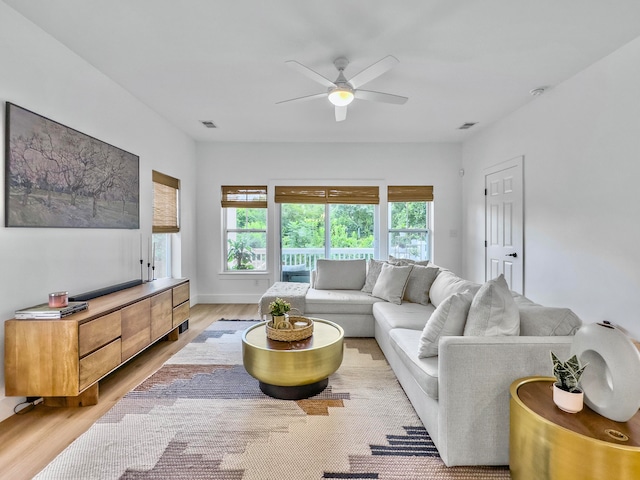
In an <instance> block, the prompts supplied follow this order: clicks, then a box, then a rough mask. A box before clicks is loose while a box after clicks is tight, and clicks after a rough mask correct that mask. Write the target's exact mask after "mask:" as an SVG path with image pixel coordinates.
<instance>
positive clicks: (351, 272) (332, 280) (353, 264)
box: [314, 258, 367, 290]
mask: <svg viewBox="0 0 640 480" xmlns="http://www.w3.org/2000/svg"><path fill="white" fill-rule="evenodd" d="M366 270H367V264H366V262H365V260H364V259H358V260H327V259H324V258H321V259H319V260H318V261H317V262H316V278H315V284H314V288H315V289H317V290H360V289H361V288H362V287H363V285H364V280H365V277H366V273H367V272H366Z"/></svg>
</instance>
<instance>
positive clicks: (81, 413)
mask: <svg viewBox="0 0 640 480" xmlns="http://www.w3.org/2000/svg"><path fill="white" fill-rule="evenodd" d="M221 318H229V319H242V320H253V319H257V318H258V309H257V306H256V304H250V305H245V304H242V305H240V304H224V305H222V304H220V305H195V306H194V307H192V308H191V316H190V319H189V330H187V331H186V332H184V333H183V334H182V335H180V338H179V339H178V340H177V341H175V342H168V341H164V342H158V343H156V344H155V345H153V346H151V347H150V348H148V349H147V350H145V351H144V352H142V353H141V354H139V355H138V356H136V357H134V358H133V359H131V360H130V361H129V362H128V363H126V364H125V365H123V366H122V367H121V368H119V369H118V370H116V371H115V372H113V373H112V374H110V375H109V376H107V377H106V378H105V379H103V380H101V381H100V387H99V388H100V399H99V402H98V404H97V405H93V406H90V407H79V408H62V407H45V406H44V405H42V404H39V405H36V407H35V408H34V409H33V410H31V411H30V412H28V413H25V414H24V415H13V416H12V417H10V418H8V419H6V420H4V421H3V422H0V479H5V478H6V479H12V480H20V479H30V478H33V476H34V475H35V474H37V473H38V472H39V471H40V470H42V469H43V468H44V467H45V466H46V465H47V464H49V462H51V460H53V459H54V458H55V457H56V456H57V455H58V454H59V453H60V452H62V450H64V449H65V448H66V447H67V446H68V445H69V444H70V443H71V442H73V441H74V440H75V439H76V438H78V437H79V436H80V435H82V433H84V432H85V431H86V430H87V429H88V428H89V427H90V426H91V425H93V423H94V422H95V421H96V420H98V419H99V418H100V417H102V416H103V415H104V414H105V413H106V412H107V411H108V410H109V409H110V408H111V407H113V405H114V404H115V403H116V402H117V401H118V400H120V399H121V398H122V397H123V396H124V395H126V394H127V393H128V392H129V391H131V390H132V389H133V388H135V387H136V386H137V385H139V384H140V383H141V382H142V381H143V380H144V379H145V378H147V377H148V376H149V375H151V374H153V373H154V372H155V371H156V370H158V369H159V368H160V367H161V366H162V365H163V364H164V363H165V362H166V361H167V360H168V359H169V358H170V357H171V356H173V355H174V354H175V353H176V352H178V351H179V350H180V349H181V348H182V347H184V346H185V345H186V344H187V343H189V342H190V341H191V340H193V339H194V338H195V337H196V336H197V335H198V334H199V333H200V332H201V331H202V330H204V329H205V328H206V327H208V326H209V325H210V324H211V323H212V322H214V321H216V320H218V319H221Z"/></svg>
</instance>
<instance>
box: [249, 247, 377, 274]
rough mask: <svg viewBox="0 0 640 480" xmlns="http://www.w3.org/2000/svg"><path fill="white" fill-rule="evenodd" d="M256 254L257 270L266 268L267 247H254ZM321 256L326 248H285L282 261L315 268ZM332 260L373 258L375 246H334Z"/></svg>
mask: <svg viewBox="0 0 640 480" xmlns="http://www.w3.org/2000/svg"><path fill="white" fill-rule="evenodd" d="M253 254H254V255H255V257H254V260H253V262H252V263H253V265H254V267H255V269H256V270H258V269H264V268H265V265H266V263H267V254H266V249H264V248H254V249H253ZM319 258H325V252H324V248H283V249H282V256H281V262H282V265H283V266H284V265H290V266H294V265H296V266H298V265H304V266H305V268H304V270H309V271H310V270H314V269H315V268H316V262H317V261H318V259H319ZM330 258H331V259H332V260H355V259H358V258H364V259H366V260H368V259H370V258H373V248H332V249H331V257H330Z"/></svg>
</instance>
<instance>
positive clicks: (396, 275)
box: [371, 263, 413, 305]
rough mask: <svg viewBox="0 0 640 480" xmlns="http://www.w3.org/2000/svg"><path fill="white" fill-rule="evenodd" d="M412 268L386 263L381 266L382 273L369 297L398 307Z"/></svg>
mask: <svg viewBox="0 0 640 480" xmlns="http://www.w3.org/2000/svg"><path fill="white" fill-rule="evenodd" d="M412 268H413V267H411V266H406V267H404V266H402V267H401V266H396V265H390V264H388V263H387V264H384V265H382V271H381V272H380V275H379V276H378V280H376V284H375V285H374V286H373V290H372V291H371V295H373V296H374V297H378V298H382V299H383V300H386V301H387V302H391V303H395V304H397V305H400V304H401V303H402V296H403V295H404V290H405V288H406V287H407V281H408V280H409V275H410V274H411V269H412Z"/></svg>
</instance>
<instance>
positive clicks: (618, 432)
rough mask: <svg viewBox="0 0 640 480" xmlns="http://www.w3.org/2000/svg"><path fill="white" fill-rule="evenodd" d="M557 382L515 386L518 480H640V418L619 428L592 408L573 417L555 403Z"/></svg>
mask: <svg viewBox="0 0 640 480" xmlns="http://www.w3.org/2000/svg"><path fill="white" fill-rule="evenodd" d="M554 382H555V378H553V377H527V378H522V379H519V380H516V381H515V382H513V383H512V384H511V401H510V404H511V431H510V436H509V467H510V469H511V478H512V479H513V480H547V479H548V480H565V479H566V480H569V479H571V480H574V479H580V480H591V479H593V480H604V479H616V480H638V479H640V413H637V414H636V415H635V416H634V417H633V418H632V419H631V420H629V421H627V422H614V421H613V420H609V419H608V418H605V417H603V416H601V415H599V414H597V413H595V412H594V411H593V410H591V409H590V408H589V407H587V406H586V405H585V406H584V409H583V410H582V411H581V412H578V413H575V414H570V413H565V412H563V411H562V410H560V409H559V408H558V407H556V405H555V404H554V403H553V398H552V385H553V383H554Z"/></svg>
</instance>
